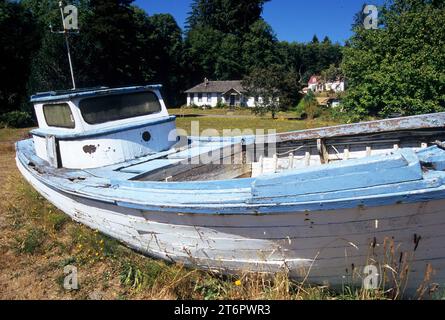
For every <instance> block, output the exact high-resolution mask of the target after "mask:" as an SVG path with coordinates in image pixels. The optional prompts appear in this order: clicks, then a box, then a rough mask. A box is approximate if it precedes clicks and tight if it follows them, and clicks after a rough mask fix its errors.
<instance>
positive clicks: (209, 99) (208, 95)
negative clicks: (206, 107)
mask: <svg viewBox="0 0 445 320" xmlns="http://www.w3.org/2000/svg"><path fill="white" fill-rule="evenodd" d="M211 100H212V94H211V93H207V102H210V101H211Z"/></svg>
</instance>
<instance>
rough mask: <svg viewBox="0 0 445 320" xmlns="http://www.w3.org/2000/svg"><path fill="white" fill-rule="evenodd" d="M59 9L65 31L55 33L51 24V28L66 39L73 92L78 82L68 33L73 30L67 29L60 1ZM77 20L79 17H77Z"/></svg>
mask: <svg viewBox="0 0 445 320" xmlns="http://www.w3.org/2000/svg"><path fill="white" fill-rule="evenodd" d="M59 8H60V15H61V16H62V24H63V31H53V28H52V25H51V24H50V25H49V27H50V29H51V32H52V33H63V35H64V37H65V45H66V50H67V53H68V62H69V64H70V72H71V81H72V83H73V90H74V89H76V81H75V80H74V70H73V63H72V61H71V51H70V44H69V41H68V33H69V31H68V30H69V29H72V28H71V27H67V26H66V24H65V16H64V15H63V4H62V1H59ZM76 14H77V10H76ZM76 18H77V17H76ZM78 32H79V31H77V32H76V33H78Z"/></svg>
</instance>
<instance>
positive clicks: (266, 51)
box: [185, 0, 277, 85]
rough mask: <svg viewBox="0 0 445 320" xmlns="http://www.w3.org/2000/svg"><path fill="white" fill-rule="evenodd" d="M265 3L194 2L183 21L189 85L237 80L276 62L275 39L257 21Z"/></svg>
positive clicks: (254, 0) (253, 0)
mask: <svg viewBox="0 0 445 320" xmlns="http://www.w3.org/2000/svg"><path fill="white" fill-rule="evenodd" d="M265 2H267V1H266V0H245V1H238V0H194V1H193V3H192V10H191V12H190V14H189V17H188V19H187V24H188V26H187V33H186V39H185V56H186V61H187V66H188V68H189V70H190V72H189V77H190V82H189V85H193V84H196V82H199V81H202V79H203V78H204V77H207V78H210V79H218V80H229V79H240V78H242V77H243V76H244V75H245V74H247V73H248V72H249V71H250V68H252V67H256V66H264V65H267V64H270V63H273V62H277V59H276V52H275V49H276V42H277V41H276V37H275V35H274V33H273V31H272V28H271V27H270V26H269V25H268V24H267V23H266V22H265V21H264V20H263V19H262V18H261V13H262V10H263V5H264V3H265Z"/></svg>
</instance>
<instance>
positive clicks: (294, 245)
mask: <svg viewBox="0 0 445 320" xmlns="http://www.w3.org/2000/svg"><path fill="white" fill-rule="evenodd" d="M159 88H160V87H159V86H140V87H125V88H114V89H110V88H96V89H86V90H71V91H66V92H48V93H41V94H37V95H35V96H32V98H31V101H32V102H33V103H34V106H35V111H36V116H37V119H38V123H39V128H38V129H35V130H32V131H31V135H32V139H28V140H23V141H19V142H17V144H16V150H17V155H16V161H17V166H18V168H19V170H20V171H21V173H22V174H23V176H24V177H25V178H26V180H27V181H28V182H29V183H30V184H32V185H33V186H34V188H35V189H36V190H37V191H38V192H39V193H41V194H42V195H43V196H44V197H45V198H46V199H48V201H50V202H51V203H53V204H54V205H55V206H56V207H58V208H59V209H60V210H62V211H64V212H65V213H66V214H68V215H69V216H70V217H72V219H74V220H75V221H78V222H81V223H83V224H85V225H87V226H89V227H91V228H94V229H98V230H100V231H101V232H103V233H104V234H107V235H109V236H111V237H114V238H116V239H118V240H120V241H122V242H123V243H125V244H126V245H128V246H130V247H132V248H134V249H136V250H138V251H140V252H142V253H144V254H147V255H150V256H153V257H158V258H162V259H165V260H168V261H173V262H180V263H184V264H185V265H188V266H193V267H198V268H203V269H209V270H215V271H220V272H224V273H236V272H245V271H254V272H279V271H285V272H288V273H289V274H290V275H291V276H292V277H295V278H297V279H305V280H306V281H308V282H311V283H320V284H329V285H332V286H338V285H346V284H356V285H359V286H360V285H362V284H363V283H364V281H365V282H366V281H367V279H368V278H369V277H372V279H374V280H373V281H371V282H370V283H373V285H381V284H382V283H383V282H384V281H385V280H386V281H389V282H391V283H390V285H392V284H393V281H395V282H397V285H399V286H401V287H402V288H404V289H406V292H411V293H413V292H415V291H416V289H418V287H419V286H421V291H425V290H429V289H431V288H432V286H434V287H436V288H437V285H440V286H441V285H443V284H445V246H444V240H445V228H444V227H445V212H444V211H445V209H444V205H445V172H444V169H445V151H444V150H443V145H442V144H441V143H439V142H437V143H436V141H444V140H445V131H444V126H445V113H436V114H430V115H422V116H413V117H405V118H395V119H387V120H382V121H372V122H364V123H358V124H349V125H341V126H335V127H329V128H321V129H311V130H304V131H295V132H289V133H284V134H269V135H241V136H235V137H199V136H189V137H183V136H180V135H178V134H177V131H176V129H175V117H174V116H169V114H168V112H167V109H166V107H165V104H164V102H163V100H162V97H161V95H160V91H159ZM369 265H373V266H375V267H376V268H377V269H378V274H375V273H374V274H372V272H371V274H369V270H372V268H371V269H370V268H369ZM366 266H368V267H366ZM374 276H377V278H375V277H374ZM376 279H378V283H376V281H377V280H376ZM368 284H369V283H368ZM387 286H388V284H387Z"/></svg>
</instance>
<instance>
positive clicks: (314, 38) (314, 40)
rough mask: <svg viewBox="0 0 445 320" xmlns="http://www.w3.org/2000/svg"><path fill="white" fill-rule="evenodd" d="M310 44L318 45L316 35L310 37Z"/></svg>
mask: <svg viewBox="0 0 445 320" xmlns="http://www.w3.org/2000/svg"><path fill="white" fill-rule="evenodd" d="M311 43H313V44H318V43H320V41H319V40H318V37H317V35H316V34H314V36H313V37H312V41H311Z"/></svg>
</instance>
